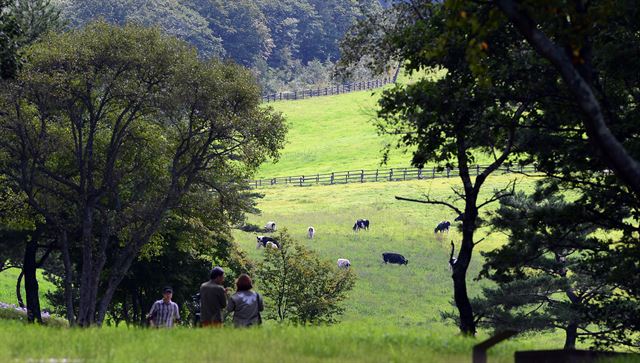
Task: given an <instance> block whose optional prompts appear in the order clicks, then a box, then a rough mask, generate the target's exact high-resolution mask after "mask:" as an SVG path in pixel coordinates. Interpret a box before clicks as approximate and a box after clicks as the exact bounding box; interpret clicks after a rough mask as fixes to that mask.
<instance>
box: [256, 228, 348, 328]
mask: <svg viewBox="0 0 640 363" xmlns="http://www.w3.org/2000/svg"><path fill="white" fill-rule="evenodd" d="M275 238H276V240H277V241H278V242H279V243H280V248H279V249H271V248H267V249H266V250H265V254H264V260H263V262H262V263H261V264H259V265H258V269H257V271H256V275H257V277H258V281H260V289H261V291H262V294H263V295H264V297H265V298H266V300H267V302H268V303H271V304H270V305H271V306H273V309H267V310H268V312H267V313H266V314H265V315H266V316H265V317H266V318H270V319H276V320H279V321H284V320H288V321H291V322H294V323H300V324H306V323H312V324H317V323H334V322H336V320H337V317H338V316H339V315H341V314H342V312H343V311H344V309H343V308H342V306H340V302H341V301H342V300H344V299H346V297H347V293H348V292H349V291H350V290H351V289H352V288H353V286H354V284H355V274H354V273H353V271H351V270H350V269H338V268H337V266H336V265H335V264H334V263H333V261H328V260H323V259H321V258H320V257H319V256H318V254H317V253H316V252H314V251H312V250H310V249H308V248H306V247H305V246H303V245H301V244H299V243H297V242H296V241H294V240H293V239H291V237H290V236H289V235H288V234H287V232H286V230H285V231H283V232H280V233H279V234H278V235H277V236H276V237H275Z"/></svg>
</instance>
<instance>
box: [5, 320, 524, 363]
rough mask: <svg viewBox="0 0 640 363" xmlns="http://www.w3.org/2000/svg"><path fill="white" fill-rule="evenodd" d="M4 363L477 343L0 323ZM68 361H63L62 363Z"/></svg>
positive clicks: (451, 358)
mask: <svg viewBox="0 0 640 363" xmlns="http://www.w3.org/2000/svg"><path fill="white" fill-rule="evenodd" d="M0 340H1V341H2V349H0V361H2V362H54V361H55V362H62V361H65V362H76V361H78V362H221V361H224V362H239V363H240V362H292V363H293V362H345V361H346V362H451V363H456V362H469V360H470V357H471V353H470V351H471V346H472V345H473V344H474V343H475V341H474V340H473V339H469V338H461V337H459V336H454V335H452V334H442V333H441V332H439V331H429V330H425V329H420V328H399V327H395V328H394V327H391V328H390V327H388V326H379V325H367V324H353V323H347V324H341V325H337V326H323V327H292V326H264V327H262V328H259V329H245V330H237V329H231V328H224V329H220V330H211V329H196V330H193V329H184V328H177V329H173V330H171V331H166V330H149V329H126V328H122V329H114V328H103V329H89V330H77V329H58V328H43V327H37V326H33V327H29V328H28V329H25V327H24V325H22V324H17V323H12V322H0ZM534 344H535V343H533V342H531V341H527V340H521V341H511V342H506V343H504V344H502V345H501V346H498V347H496V348H495V349H494V350H493V351H491V353H490V355H489V357H490V361H491V362H493V363H497V362H505V363H506V362H510V361H512V359H513V352H514V351H515V350H516V349H522V348H523V347H524V348H525V349H531V348H532V347H533V346H534ZM63 359H66V360H63Z"/></svg>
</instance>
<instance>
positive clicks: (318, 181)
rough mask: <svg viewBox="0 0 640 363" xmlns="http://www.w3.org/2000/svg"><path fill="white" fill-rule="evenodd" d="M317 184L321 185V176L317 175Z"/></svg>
mask: <svg viewBox="0 0 640 363" xmlns="http://www.w3.org/2000/svg"><path fill="white" fill-rule="evenodd" d="M316 184H320V174H319V173H318V175H316Z"/></svg>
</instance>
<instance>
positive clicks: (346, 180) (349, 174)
mask: <svg viewBox="0 0 640 363" xmlns="http://www.w3.org/2000/svg"><path fill="white" fill-rule="evenodd" d="M350 176H351V172H350V171H347V175H346V176H345V177H344V182H345V183H347V184H349V177H350Z"/></svg>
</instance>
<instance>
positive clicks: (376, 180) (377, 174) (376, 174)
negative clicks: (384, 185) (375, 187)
mask: <svg viewBox="0 0 640 363" xmlns="http://www.w3.org/2000/svg"><path fill="white" fill-rule="evenodd" d="M376 181H378V169H376Z"/></svg>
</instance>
